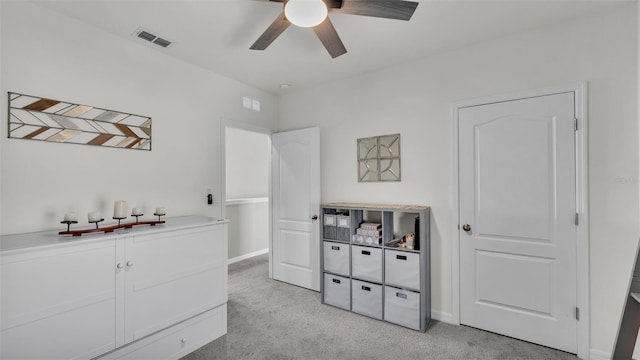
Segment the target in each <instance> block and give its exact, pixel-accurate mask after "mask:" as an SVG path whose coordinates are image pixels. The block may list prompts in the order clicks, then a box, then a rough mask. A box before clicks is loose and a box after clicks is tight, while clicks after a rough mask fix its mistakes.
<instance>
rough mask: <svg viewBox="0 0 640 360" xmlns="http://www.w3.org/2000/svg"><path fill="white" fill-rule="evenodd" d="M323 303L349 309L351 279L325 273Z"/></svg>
mask: <svg viewBox="0 0 640 360" xmlns="http://www.w3.org/2000/svg"><path fill="white" fill-rule="evenodd" d="M324 303H325V304H329V305H333V306H337V307H339V308H343V309H345V310H351V279H349V278H346V277H342V276H337V275H331V274H326V273H325V274H324Z"/></svg>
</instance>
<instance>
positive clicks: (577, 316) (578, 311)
mask: <svg viewBox="0 0 640 360" xmlns="http://www.w3.org/2000/svg"><path fill="white" fill-rule="evenodd" d="M576 320H578V321H580V308H579V307H577V306H576Z"/></svg>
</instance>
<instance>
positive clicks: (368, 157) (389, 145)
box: [358, 134, 400, 182]
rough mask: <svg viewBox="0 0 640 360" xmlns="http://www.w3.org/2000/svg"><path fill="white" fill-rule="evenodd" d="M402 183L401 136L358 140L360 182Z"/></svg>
mask: <svg viewBox="0 0 640 360" xmlns="http://www.w3.org/2000/svg"><path fill="white" fill-rule="evenodd" d="M371 181H400V134H393V135H382V136H374V137H369V138H363V139H358V182H371Z"/></svg>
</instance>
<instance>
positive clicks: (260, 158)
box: [225, 127, 271, 200]
mask: <svg viewBox="0 0 640 360" xmlns="http://www.w3.org/2000/svg"><path fill="white" fill-rule="evenodd" d="M225 147H226V150H225V156H226V158H227V159H226V177H227V183H226V186H227V190H226V195H227V200H229V199H244V198H254V197H267V196H269V165H270V164H269V161H270V156H269V153H270V151H271V148H270V141H269V135H267V134H261V133H256V132H251V131H247V130H243V129H237V128H233V127H226V132H225Z"/></svg>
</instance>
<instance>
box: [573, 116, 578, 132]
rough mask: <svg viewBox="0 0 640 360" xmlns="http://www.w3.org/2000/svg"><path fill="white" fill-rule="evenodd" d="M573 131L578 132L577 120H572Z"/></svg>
mask: <svg viewBox="0 0 640 360" xmlns="http://www.w3.org/2000/svg"><path fill="white" fill-rule="evenodd" d="M573 130H575V131H578V118H574V119H573Z"/></svg>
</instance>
